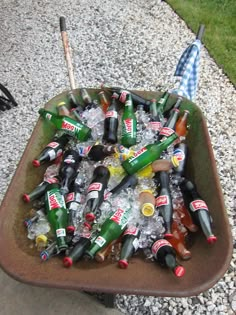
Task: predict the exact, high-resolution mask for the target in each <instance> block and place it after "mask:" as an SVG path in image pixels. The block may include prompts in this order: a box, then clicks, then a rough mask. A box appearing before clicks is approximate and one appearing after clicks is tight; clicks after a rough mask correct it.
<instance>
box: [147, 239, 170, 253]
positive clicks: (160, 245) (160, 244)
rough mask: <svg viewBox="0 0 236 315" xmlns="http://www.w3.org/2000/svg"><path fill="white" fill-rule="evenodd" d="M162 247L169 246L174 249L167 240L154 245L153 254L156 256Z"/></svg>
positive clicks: (158, 241)
mask: <svg viewBox="0 0 236 315" xmlns="http://www.w3.org/2000/svg"><path fill="white" fill-rule="evenodd" d="M162 246H169V247H172V245H171V244H170V243H169V242H168V241H167V240H164V239H163V240H157V241H156V242H155V243H154V244H153V245H152V254H153V255H156V254H157V252H158V251H159V249H160V248H161V247H162Z"/></svg>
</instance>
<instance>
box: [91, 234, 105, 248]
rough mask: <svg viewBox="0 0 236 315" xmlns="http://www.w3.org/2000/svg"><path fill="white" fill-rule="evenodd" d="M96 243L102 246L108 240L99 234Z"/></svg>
mask: <svg viewBox="0 0 236 315" xmlns="http://www.w3.org/2000/svg"><path fill="white" fill-rule="evenodd" d="M94 243H96V244H97V245H98V246H99V247H102V246H103V245H105V244H106V240H105V238H104V237H102V236H100V235H99V236H98V237H97V238H96V240H95V241H94Z"/></svg>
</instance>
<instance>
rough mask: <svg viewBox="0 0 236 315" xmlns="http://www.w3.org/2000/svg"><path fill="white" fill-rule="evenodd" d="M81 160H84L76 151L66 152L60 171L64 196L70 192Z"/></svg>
mask: <svg viewBox="0 0 236 315" xmlns="http://www.w3.org/2000/svg"><path fill="white" fill-rule="evenodd" d="M81 160H82V158H81V157H80V155H79V153H78V152H77V151H76V150H73V149H69V150H66V151H65V152H64V154H63V159H62V162H61V165H60V169H59V177H60V179H61V192H62V194H63V195H65V194H67V193H68V192H69V188H70V185H71V183H72V181H73V180H74V178H75V176H76V171H77V169H78V166H79V163H80V162H81Z"/></svg>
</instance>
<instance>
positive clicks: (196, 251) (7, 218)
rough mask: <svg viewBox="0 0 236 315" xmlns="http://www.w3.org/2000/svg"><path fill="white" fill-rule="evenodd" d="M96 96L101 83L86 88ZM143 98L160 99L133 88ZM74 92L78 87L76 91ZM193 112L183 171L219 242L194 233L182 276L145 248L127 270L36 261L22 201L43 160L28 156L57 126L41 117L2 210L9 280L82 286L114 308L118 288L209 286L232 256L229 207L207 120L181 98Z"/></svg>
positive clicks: (179, 291)
mask: <svg viewBox="0 0 236 315" xmlns="http://www.w3.org/2000/svg"><path fill="white" fill-rule="evenodd" d="M88 91H89V93H90V94H91V95H92V96H93V97H94V95H97V93H98V92H99V90H98V89H88ZM133 92H135V93H137V94H139V95H140V96H142V97H143V98H146V99H152V98H157V99H158V98H160V95H161V94H162V93H161V92H152V91H133ZM73 93H74V95H76V96H78V97H79V89H75V90H73ZM176 100H177V95H175V94H171V96H170V97H169V99H168V103H167V106H166V109H167V110H168V108H171V107H172V106H173V105H174V104H175V102H176ZM60 101H65V102H66V103H68V102H69V100H68V91H65V92H63V93H61V94H59V95H57V96H56V97H54V98H53V99H51V100H50V101H49V102H48V103H47V104H46V105H45V108H47V109H49V110H51V111H54V112H56V109H55V104H56V103H58V102H60ZM185 109H188V110H189V111H190V115H189V119H190V120H189V123H190V125H191V128H190V130H189V134H188V137H187V144H188V147H189V158H188V161H187V166H186V176H187V177H188V178H189V179H190V180H193V181H194V182H195V183H196V185H197V187H198V191H199V193H200V195H201V196H202V198H203V199H204V200H205V201H206V203H207V205H208V207H209V210H210V213H211V215H212V218H213V222H214V226H213V229H214V234H215V235H216V236H217V239H218V240H217V243H216V244H214V245H213V246H210V245H209V244H207V242H206V240H205V238H204V236H203V234H202V233H201V232H197V233H196V236H195V238H194V242H193V246H192V248H191V252H192V259H191V260H189V261H186V262H183V265H184V267H185V269H186V273H185V276H184V277H182V278H181V279H178V278H176V277H174V276H173V275H172V273H170V272H169V271H168V270H164V269H161V268H160V267H159V266H157V265H156V264H154V263H147V262H146V261H145V260H144V257H143V256H142V254H141V253H140V254H137V255H135V256H134V257H133V258H132V261H131V262H130V265H129V268H128V269H127V270H123V269H120V268H118V266H117V264H114V263H111V262H109V261H105V262H104V263H102V264H98V263H95V262H93V261H92V262H87V261H81V262H78V263H76V264H75V265H74V266H73V267H72V268H70V269H66V268H63V266H62V260H61V258H59V257H54V258H52V259H50V260H49V261H47V262H40V258H39V253H38V252H36V251H35V249H32V248H31V247H32V246H30V244H31V243H30V242H31V241H30V240H28V239H27V236H26V231H25V228H24V226H23V224H22V222H23V220H24V218H25V217H26V216H27V214H28V213H29V211H30V205H28V204H25V203H24V202H23V201H22V198H21V196H22V194H23V193H25V192H27V191H31V190H32V189H33V188H34V187H35V186H36V185H38V184H39V183H40V181H41V179H42V177H43V173H44V172H45V169H46V166H42V167H41V168H39V169H37V171H36V170H35V168H34V167H33V166H32V164H31V161H32V160H33V159H34V158H35V156H37V155H38V153H39V152H40V151H41V150H42V149H43V148H44V146H45V145H46V144H47V143H49V142H50V140H51V139H52V137H53V135H54V132H55V130H54V129H53V128H51V125H50V126H49V124H48V123H47V122H45V121H43V120H42V119H39V120H38V122H37V124H36V126H35V128H34V130H33V133H32V135H31V138H30V139H29V141H28V144H27V146H26V149H25V151H24V153H23V156H22V158H21V160H20V162H19V165H18V167H17V170H16V172H15V175H14V177H13V179H12V181H11V183H10V185H9V188H8V190H7V193H6V195H5V198H4V200H3V202H2V205H1V208H0V251H1V256H0V266H1V267H2V269H3V270H4V271H5V272H6V273H7V274H9V275H10V276H11V277H13V278H14V279H16V280H18V281H21V282H24V283H28V284H31V285H36V286H41V287H53V288H62V289H70V290H80V291H86V292H96V293H105V304H106V305H107V306H112V305H113V301H114V296H115V294H118V293H119V294H135V295H151V296H158V297H188V296H195V295H198V294H200V293H201V292H204V291H206V290H208V289H210V288H211V287H212V286H213V285H214V284H216V283H217V282H218V281H219V280H220V278H222V277H223V275H224V274H225V272H226V271H227V269H228V267H229V264H230V261H231V256H232V248H233V246H232V236H231V230H230V226H229V222H228V216H227V211H226V209H225V206H224V200H223V196H222V191H221V187H220V182H219V179H218V175H217V169H216V165H215V160H214V155H213V151H212V146H211V141H210V138H209V134H208V130H207V126H206V122H205V118H204V116H203V114H202V112H201V110H200V108H199V107H198V106H197V105H196V104H194V103H192V102H191V101H189V100H187V99H183V102H182V103H181V107H180V112H183V111H184V110H185Z"/></svg>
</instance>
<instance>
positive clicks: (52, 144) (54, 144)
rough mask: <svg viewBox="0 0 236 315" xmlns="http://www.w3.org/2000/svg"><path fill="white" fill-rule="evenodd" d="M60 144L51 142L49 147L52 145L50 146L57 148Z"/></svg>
mask: <svg viewBox="0 0 236 315" xmlns="http://www.w3.org/2000/svg"><path fill="white" fill-rule="evenodd" d="M58 146H59V143H58V142H50V143H49V144H48V145H47V147H50V148H53V149H55V148H57V147H58Z"/></svg>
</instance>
